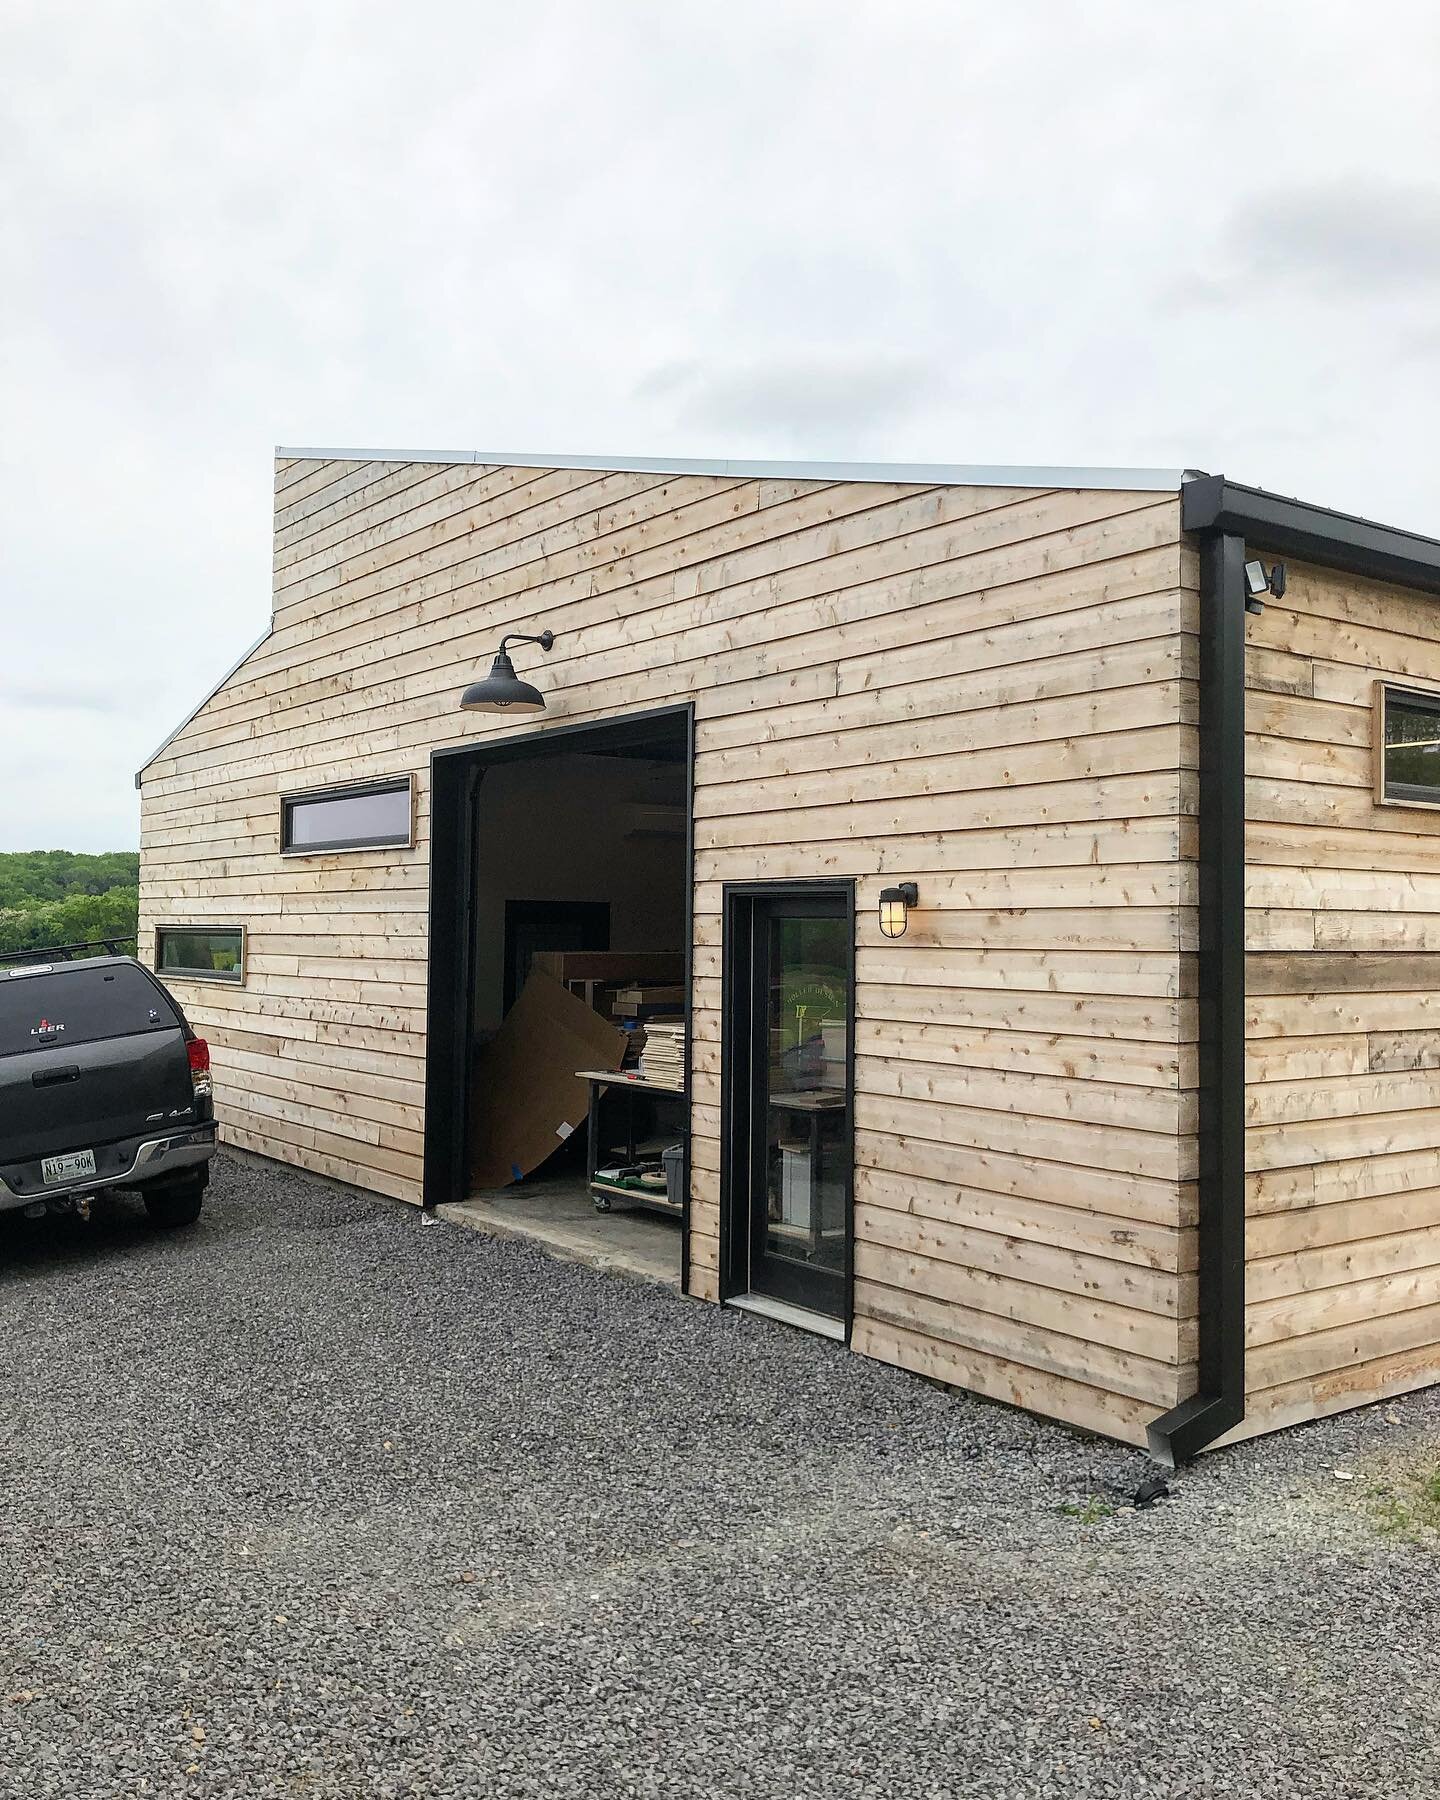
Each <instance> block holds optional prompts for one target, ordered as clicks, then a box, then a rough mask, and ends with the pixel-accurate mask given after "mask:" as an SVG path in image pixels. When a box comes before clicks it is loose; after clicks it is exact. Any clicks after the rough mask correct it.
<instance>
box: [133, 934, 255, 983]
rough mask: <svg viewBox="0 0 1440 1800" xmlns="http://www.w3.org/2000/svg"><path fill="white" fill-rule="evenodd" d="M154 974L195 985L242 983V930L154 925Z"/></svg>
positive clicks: (243, 940) (243, 966) (243, 963)
mask: <svg viewBox="0 0 1440 1800" xmlns="http://www.w3.org/2000/svg"><path fill="white" fill-rule="evenodd" d="M155 972H156V974H157V975H174V976H178V977H188V978H193V979H195V980H198V981H236V982H239V981H243V980H244V979H245V931H244V928H243V927H242V926H239V925H216V926H210V925H157V926H156V928H155Z"/></svg>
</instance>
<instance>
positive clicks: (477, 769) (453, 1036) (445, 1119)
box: [422, 701, 695, 1294]
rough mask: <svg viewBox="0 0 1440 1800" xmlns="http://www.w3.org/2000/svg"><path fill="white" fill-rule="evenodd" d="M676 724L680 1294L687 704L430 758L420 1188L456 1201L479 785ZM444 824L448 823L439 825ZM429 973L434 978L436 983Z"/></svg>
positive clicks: (683, 1269)
mask: <svg viewBox="0 0 1440 1800" xmlns="http://www.w3.org/2000/svg"><path fill="white" fill-rule="evenodd" d="M676 725H683V729H684V741H685V764H686V787H685V1006H684V1014H685V1043H686V1046H687V1054H686V1058H685V1090H684V1092H685V1140H684V1144H685V1160H684V1189H685V1201H684V1208H683V1210H682V1212H681V1215H680V1291H681V1292H682V1293H687V1294H688V1293H689V1291H690V1143H691V1137H692V1132H691V1129H690V1111H691V1088H692V1081H691V1062H692V1056H693V1052H692V1051H691V1049H690V1046H691V1045H693V1042H694V1033H693V1031H692V1029H691V1009H692V1004H693V988H694V942H695V916H694V915H695V707H694V705H693V703H691V702H689V701H686V702H685V703H683V704H681V705H677V706H657V707H651V708H649V709H647V710H646V711H644V712H633V713H620V714H618V715H616V716H614V717H611V718H605V719H593V720H588V721H584V722H578V723H575V724H566V725H548V726H541V727H540V728H539V729H538V730H534V731H521V732H513V733H510V734H507V735H506V736H505V737H502V738H493V739H481V740H479V741H477V742H475V743H472V744H456V745H453V746H451V747H450V748H448V749H445V750H435V751H432V752H431V755H430V777H431V790H430V870H429V873H430V947H429V956H428V958H427V965H426V977H427V980H426V1003H425V1022H426V1037H425V1165H424V1176H423V1184H422V1195H423V1205H424V1206H425V1208H426V1210H427V1211H433V1210H434V1208H435V1207H436V1206H440V1205H443V1204H445V1203H446V1202H447V1201H453V1200H463V1199H464V1198H465V1186H466V1181H465V1170H466V1167H467V1162H468V1157H467V1150H468V1145H467V1141H466V1140H467V1135H468V1133H467V1123H468V1121H467V1108H466V1104H465V1101H466V1094H467V1089H468V1085H469V1056H470V1015H471V1005H472V992H471V990H472V988H473V985H474V984H473V981H472V978H471V973H472V972H471V967H470V945H469V925H470V917H471V896H472V893H473V890H474V877H475V856H476V843H475V831H474V817H475V808H474V801H475V795H476V790H477V788H478V785H479V780H480V777H481V775H482V774H483V772H484V770H485V769H486V768H488V767H489V766H490V765H491V764H492V763H504V762H521V761H525V760H528V759H530V758H533V757H537V756H546V755H556V756H558V755H583V754H584V752H585V749H586V747H587V744H592V743H598V744H600V745H602V746H604V747H605V748H609V749H613V748H616V747H617V746H624V745H627V744H644V743H645V742H646V741H647V740H649V739H651V738H653V737H654V736H655V735H656V727H657V726H669V727H671V728H672V730H673V728H674V727H675V726H676ZM447 820H448V822H449V825H450V827H451V830H450V832H448V833H447V831H446V829H445V825H446V821H447ZM437 970H440V971H441V973H442V975H443V977H444V978H443V979H439V980H437V978H436V977H437Z"/></svg>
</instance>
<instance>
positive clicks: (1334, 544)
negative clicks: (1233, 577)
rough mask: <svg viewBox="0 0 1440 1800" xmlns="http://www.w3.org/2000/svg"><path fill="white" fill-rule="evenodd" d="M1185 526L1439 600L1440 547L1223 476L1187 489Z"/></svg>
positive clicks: (1182, 504)
mask: <svg viewBox="0 0 1440 1800" xmlns="http://www.w3.org/2000/svg"><path fill="white" fill-rule="evenodd" d="M1180 522H1181V525H1182V526H1183V528H1184V529H1185V530H1186V531H1189V532H1194V533H1196V534H1197V535H1200V536H1207V535H1209V534H1211V533H1226V534H1229V535H1230V536H1234V537H1242V538H1245V539H1246V540H1247V541H1248V542H1249V543H1250V544H1251V545H1252V546H1254V547H1255V548H1257V549H1261V550H1270V551H1274V552H1278V553H1279V554H1281V555H1284V556H1296V557H1299V558H1300V559H1301V560H1302V561H1306V562H1315V563H1319V564H1321V566H1322V567H1324V568H1329V569H1341V570H1344V571H1345V572H1346V573H1348V574H1351V575H1364V576H1367V577H1368V578H1369V579H1370V580H1372V581H1393V582H1395V583H1397V584H1398V585H1400V586H1403V587H1410V588H1419V589H1422V590H1423V591H1424V592H1426V593H1430V594H1440V540H1437V539H1435V538H1428V537H1421V536H1420V535H1419V534H1418V533H1417V532H1413V531H1398V530H1396V529H1395V527H1394V526H1391V525H1377V524H1376V523H1375V522H1374V521H1373V520H1372V519H1357V518H1354V517H1353V516H1352V515H1351V514H1349V513H1339V512H1331V511H1330V510H1329V508H1328V507H1324V506H1309V505H1307V504H1306V503H1305V502H1304V501H1303V500H1287V499H1285V498H1284V497H1283V496H1282V495H1280V494H1267V493H1266V492H1265V491H1264V490H1263V489H1262V488H1251V487H1242V486H1241V485H1240V484H1239V483H1238V482H1234V481H1227V480H1226V479H1225V477H1224V476H1223V475H1205V476H1201V477H1199V478H1198V479H1196V480H1194V481H1187V482H1186V483H1185V485H1184V487H1183V488H1181V490H1180Z"/></svg>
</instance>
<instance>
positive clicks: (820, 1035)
mask: <svg viewBox="0 0 1440 1800" xmlns="http://www.w3.org/2000/svg"><path fill="white" fill-rule="evenodd" d="M730 902H731V903H730V908H729V916H728V918H727V928H728V935H729V937H730V952H731V955H730V969H729V974H730V1009H729V1010H730V1016H729V1017H728V1018H727V1020H726V1029H727V1031H729V1032H731V1033H732V1037H731V1043H732V1069H733V1082H732V1087H731V1090H730V1101H731V1118H730V1134H729V1145H728V1148H729V1152H730V1178H731V1179H730V1207H731V1246H732V1251H731V1261H732V1269H731V1274H732V1286H733V1287H734V1288H735V1289H736V1291H748V1292H750V1293H754V1294H764V1295H768V1296H770V1297H771V1298H773V1299H777V1300H786V1301H789V1302H791V1303H792V1304H794V1305H798V1306H804V1307H807V1308H809V1309H810V1310H812V1311H815V1312H820V1313H825V1314H827V1315H829V1316H830V1317H832V1318H843V1317H844V1316H845V1312H846V1291H847V1286H848V1281H849V1271H850V1183H851V1144H852V1136H853V1125H852V1108H853V1101H852V1095H851V1056H850V1034H851V1030H852V1025H853V1014H854V1004H853V990H854V935H855V934H854V906H853V900H852V896H851V893H850V890H849V887H848V884H847V885H844V886H841V885H839V884H836V885H832V886H830V887H828V888H825V887H818V886H817V887H815V888H807V889H804V890H803V891H793V892H786V891H783V890H756V891H755V892H753V893H748V894H747V893H746V892H745V891H744V890H732V891H731V896H730Z"/></svg>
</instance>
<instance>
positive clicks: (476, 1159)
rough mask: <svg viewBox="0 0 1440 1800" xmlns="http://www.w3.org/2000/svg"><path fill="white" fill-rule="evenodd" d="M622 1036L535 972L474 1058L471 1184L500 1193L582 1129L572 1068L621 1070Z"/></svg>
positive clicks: (584, 1088) (585, 1097) (581, 1104)
mask: <svg viewBox="0 0 1440 1800" xmlns="http://www.w3.org/2000/svg"><path fill="white" fill-rule="evenodd" d="M624 1056H625V1033H624V1032H623V1031H620V1030H618V1029H617V1028H616V1027H615V1026H613V1025H610V1024H608V1023H607V1022H606V1021H605V1020H604V1019H602V1018H601V1017H600V1015H599V1014H598V1013H597V1012H595V1011H593V1010H592V1009H591V1008H590V1007H588V1006H587V1005H586V1004H585V1002H584V1001H583V1000H581V999H579V998H578V997H577V996H576V995H574V994H572V993H571V992H570V991H569V990H568V988H566V987H564V986H563V985H562V984H561V983H560V982H558V981H556V980H555V979H554V978H553V977H552V976H550V975H547V974H544V973H543V972H542V971H540V970H532V971H531V974H530V978H529V980H528V981H527V982H526V983H525V986H524V987H523V988H522V989H521V992H520V998H519V999H518V1000H517V1001H516V1002H515V1004H514V1006H512V1007H511V1009H510V1011H509V1012H508V1013H507V1014H506V1016H505V1022H504V1024H503V1025H502V1026H501V1027H500V1029H499V1031H497V1032H496V1034H495V1036H494V1037H493V1038H491V1040H490V1042H489V1043H488V1044H486V1045H484V1046H483V1048H482V1049H481V1050H480V1051H479V1052H478V1053H477V1054H476V1057H475V1069H474V1079H473V1081H472V1083H471V1087H470V1093H471V1112H470V1147H471V1148H470V1180H471V1185H472V1187H474V1188H478V1189H485V1188H498V1187H505V1186H507V1185H508V1184H509V1183H510V1182H512V1181H519V1180H520V1179H521V1178H522V1177H523V1176H525V1175H529V1174H531V1173H532V1172H533V1171H534V1170H535V1169H538V1168H539V1167H540V1165H541V1164H542V1163H543V1162H545V1161H546V1160H547V1158H549V1157H550V1156H553V1155H554V1153H555V1152H556V1151H557V1150H558V1149H559V1148H560V1146H561V1144H563V1143H564V1142H565V1140H566V1138H568V1137H569V1136H570V1134H571V1133H572V1132H573V1131H577V1130H579V1129H580V1128H581V1127H583V1125H584V1123H585V1118H586V1113H587V1111H588V1108H589V1104H590V1091H589V1084H588V1083H587V1082H584V1081H581V1080H579V1079H578V1077H577V1076H576V1074H575V1071H576V1070H577V1069H618V1068H619V1067H620V1064H621V1062H622V1061H623V1060H624Z"/></svg>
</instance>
